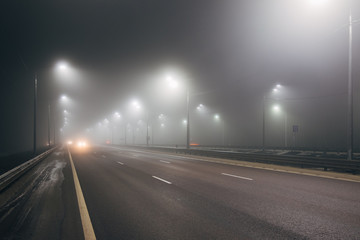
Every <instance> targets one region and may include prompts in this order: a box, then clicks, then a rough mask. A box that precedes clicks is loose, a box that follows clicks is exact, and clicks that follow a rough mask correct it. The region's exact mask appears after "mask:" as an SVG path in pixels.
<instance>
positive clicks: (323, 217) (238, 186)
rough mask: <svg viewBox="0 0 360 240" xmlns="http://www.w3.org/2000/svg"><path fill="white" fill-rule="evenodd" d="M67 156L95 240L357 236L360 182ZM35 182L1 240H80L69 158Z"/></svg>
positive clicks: (110, 151)
mask: <svg viewBox="0 0 360 240" xmlns="http://www.w3.org/2000/svg"><path fill="white" fill-rule="evenodd" d="M56 154H58V155H56ZM71 156H72V160H73V162H74V166H75V168H76V172H77V175H78V178H79V182H80V185H81V189H82V192H83V196H84V199H85V202H86V206H87V209H88V212H89V216H90V218H91V223H92V226H93V229H94V232H95V235H96V237H97V238H98V239H357V238H358V236H360V183H359V182H351V181H342V180H335V179H328V178H321V177H315V176H306V175H300V174H293V173H286V172H278V171H270V170H264V169H259V168H248V167H241V166H233V165H229V164H224V163H213V162H208V161H203V160H200V158H193V157H190V158H187V157H184V156H174V155H169V154H162V153H155V152H144V151H138V150H132V149H126V148H112V147H106V148H105V147H95V148H92V149H89V151H88V152H76V151H71ZM224 162H226V161H224ZM40 167H41V168H43V169H45V170H40ZM46 169H47V170H46ZM46 172H47V173H46ZM36 174H37V175H44V176H46V177H43V178H41V179H42V180H38V181H37V182H34V185H33V186H35V187H33V188H32V190H31V191H30V190H29V191H28V192H29V194H28V195H29V197H28V198H27V199H25V198H23V201H22V204H19V206H16V207H15V208H14V209H15V210H14V211H12V212H10V213H9V214H8V216H9V217H6V218H4V219H3V220H2V222H1V226H2V227H1V229H0V230H1V231H3V233H4V234H2V235H3V236H9V235H7V234H10V236H11V230H13V231H14V230H16V231H17V234H18V236H26V234H28V235H27V236H32V237H33V239H39V236H40V237H41V238H42V239H45V238H46V236H53V237H52V239H57V238H58V239H79V236H81V237H82V235H83V231H82V225H81V220H80V214H79V209H78V205H77V198H76V193H75V188H74V181H73V177H72V176H73V175H72V173H71V166H70V160H69V155H68V153H67V150H66V149H64V150H63V151H62V152H61V153H59V152H58V153H54V154H53V155H52V156H50V157H49V158H48V159H46V160H45V161H43V162H42V163H41V164H40V165H39V166H38V167H36V168H34V169H33V170H32V171H30V172H29V174H27V176H25V177H27V178H28V179H30V178H31V176H33V177H34V176H35V175H36ZM51 176H52V177H51ZM50 179H51V181H50ZM15 185H20V183H16V184H15ZM39 186H41V187H39ZM14 187H16V186H14ZM17 188H19V189H21V187H20V186H17ZM5 209H6V208H5V207H4V206H2V207H1V210H2V212H1V214H3V213H4V212H6V211H5ZM7 209H9V208H7ZM6 223H10V225H9V224H6ZM16 225H17V226H20V227H17V229H15V227H14V226H16ZM4 226H5V227H4ZM12 234H13V233H12ZM31 234H32V235H31ZM9 239H11V238H9ZM27 239H31V238H30V237H28V238H27Z"/></svg>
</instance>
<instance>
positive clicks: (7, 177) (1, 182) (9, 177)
mask: <svg viewBox="0 0 360 240" xmlns="http://www.w3.org/2000/svg"><path fill="white" fill-rule="evenodd" d="M56 148H57V147H53V148H52V149H50V150H48V151H46V152H43V153H42V154H40V155H38V156H36V157H35V158H33V159H31V160H29V161H26V162H24V163H23V164H21V165H19V166H17V167H15V168H13V169H11V170H10V171H8V172H6V173H4V174H2V175H1V176H0V192H2V191H3V190H4V189H5V188H6V187H8V186H9V185H10V184H11V183H13V182H14V181H16V180H17V179H18V178H20V177H21V176H22V175H23V174H24V173H26V172H27V171H28V170H30V169H31V168H32V167H34V166H35V165H36V164H37V163H39V162H40V160H42V159H43V158H45V157H46V156H48V155H49V154H50V153H51V152H53V151H54V150H55V149H56Z"/></svg>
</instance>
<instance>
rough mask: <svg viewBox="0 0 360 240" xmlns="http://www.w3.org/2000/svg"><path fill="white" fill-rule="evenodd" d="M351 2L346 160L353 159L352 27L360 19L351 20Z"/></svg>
mask: <svg viewBox="0 0 360 240" xmlns="http://www.w3.org/2000/svg"><path fill="white" fill-rule="evenodd" d="M326 2H327V0H311V1H310V3H311V4H313V5H322V4H325V3H326ZM351 5H352V1H351V0H350V1H349V21H348V26H349V35H348V39H349V49H348V91H347V160H352V158H353V141H354V137H353V82H352V42H353V41H352V38H353V37H352V26H353V24H354V23H358V22H360V19H356V20H353V18H352V6H351Z"/></svg>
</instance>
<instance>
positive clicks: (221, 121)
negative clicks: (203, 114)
mask: <svg viewBox="0 0 360 240" xmlns="http://www.w3.org/2000/svg"><path fill="white" fill-rule="evenodd" d="M214 120H215V121H217V122H220V123H221V125H222V145H223V146H224V147H225V122H224V120H222V119H221V118H220V115H219V114H215V115H214Z"/></svg>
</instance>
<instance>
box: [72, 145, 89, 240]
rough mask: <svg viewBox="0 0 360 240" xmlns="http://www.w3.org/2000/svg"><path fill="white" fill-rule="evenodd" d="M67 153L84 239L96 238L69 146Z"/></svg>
mask: <svg viewBox="0 0 360 240" xmlns="http://www.w3.org/2000/svg"><path fill="white" fill-rule="evenodd" d="M68 153H69V158H70V164H71V170H72V173H73V178H74V184H75V191H76V196H77V200H78V205H79V210H80V217H81V223H82V227H83V231H84V237H85V240H92V239H96V237H95V232H94V229H93V226H92V224H91V220H90V216H89V212H88V210H87V207H86V203H85V199H84V195H83V193H82V190H81V186H80V182H79V179H78V176H77V173H76V169H75V166H74V162H73V160H72V157H71V154H70V151H69V148H68Z"/></svg>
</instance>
